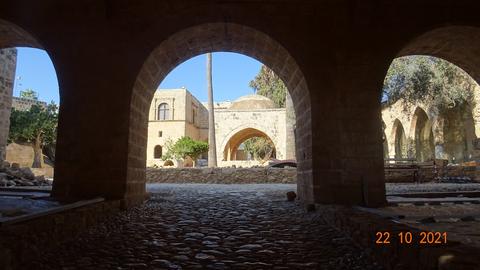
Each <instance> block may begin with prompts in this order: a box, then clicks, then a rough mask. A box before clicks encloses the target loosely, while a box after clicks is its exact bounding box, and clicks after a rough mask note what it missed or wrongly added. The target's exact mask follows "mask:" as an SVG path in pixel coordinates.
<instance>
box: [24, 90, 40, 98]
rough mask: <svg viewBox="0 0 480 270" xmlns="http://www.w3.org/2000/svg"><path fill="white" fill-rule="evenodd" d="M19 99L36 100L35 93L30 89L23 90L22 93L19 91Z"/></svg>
mask: <svg viewBox="0 0 480 270" xmlns="http://www.w3.org/2000/svg"><path fill="white" fill-rule="evenodd" d="M20 97H22V98H28V99H33V100H38V94H37V92H35V91H33V90H32V89H25V90H23V91H20Z"/></svg>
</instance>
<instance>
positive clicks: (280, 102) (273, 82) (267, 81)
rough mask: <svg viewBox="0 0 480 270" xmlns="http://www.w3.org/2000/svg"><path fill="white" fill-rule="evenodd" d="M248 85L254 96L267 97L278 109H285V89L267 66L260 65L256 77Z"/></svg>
mask: <svg viewBox="0 0 480 270" xmlns="http://www.w3.org/2000/svg"><path fill="white" fill-rule="evenodd" d="M249 85H250V87H252V88H253V89H254V90H255V93H256V94H258V95H262V96H265V97H268V98H269V99H271V100H272V101H273V103H275V105H276V106H277V107H278V108H285V97H286V95H287V87H286V86H285V84H284V83H283V81H282V80H281V79H280V77H278V76H277V75H276V74H275V72H273V71H272V70H271V69H269V68H268V67H267V66H265V65H262V67H261V68H260V71H259V72H258V74H257V76H255V78H254V79H253V80H252V81H250V84H249Z"/></svg>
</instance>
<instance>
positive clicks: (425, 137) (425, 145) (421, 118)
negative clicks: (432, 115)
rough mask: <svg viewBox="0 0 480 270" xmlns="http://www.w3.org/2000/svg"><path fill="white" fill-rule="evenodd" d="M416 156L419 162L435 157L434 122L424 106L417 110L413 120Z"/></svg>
mask: <svg viewBox="0 0 480 270" xmlns="http://www.w3.org/2000/svg"><path fill="white" fill-rule="evenodd" d="M412 123H413V125H414V127H413V132H414V136H413V137H414V141H415V143H414V144H415V158H416V160H417V161H418V162H425V161H429V160H432V159H434V158H435V146H434V142H433V131H432V123H431V121H430V120H429V119H428V116H427V113H426V112H425V111H424V110H423V109H422V108H417V109H416V110H415V113H414V116H413V121H412Z"/></svg>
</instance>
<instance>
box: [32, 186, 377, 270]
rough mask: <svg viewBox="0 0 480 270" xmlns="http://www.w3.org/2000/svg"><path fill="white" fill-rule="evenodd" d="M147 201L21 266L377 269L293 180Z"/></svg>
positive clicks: (164, 194)
mask: <svg viewBox="0 0 480 270" xmlns="http://www.w3.org/2000/svg"><path fill="white" fill-rule="evenodd" d="M149 190H150V191H151V192H152V197H151V199H150V200H149V201H148V202H147V203H146V204H144V205H143V206H140V207H137V208H133V209H130V210H128V211H125V212H122V213H120V214H118V215H116V216H114V217H112V218H110V219H109V220H107V221H106V222H104V223H102V224H100V225H98V226H96V227H95V228H94V229H92V230H91V231H90V232H89V233H88V234H85V235H83V236H82V237H80V238H77V239H74V240H72V241H71V242H69V243H65V244H64V245H62V246H60V247H58V248H57V249H56V250H47V251H45V252H44V254H42V256H41V258H42V259H41V260H40V261H35V262H31V263H30V264H29V265H26V266H25V269H65V270H70V269H72V270H73V269H381V268H380V267H379V266H378V265H377V264H376V263H374V262H372V261H371V259H369V257H368V256H367V255H366V254H365V253H364V252H363V251H362V250H361V249H359V248H358V247H356V246H355V245H354V244H353V243H352V242H351V240H350V239H349V238H346V237H345V236H344V235H343V234H341V233H339V232H338V231H336V230H334V229H333V228H331V227H329V226H328V225H326V224H325V223H323V221H322V220H321V219H320V218H319V217H318V216H316V215H317V214H315V213H306V212H304V210H303V208H302V207H300V206H298V205H296V204H295V203H293V202H287V201H286V197H285V193H286V192H287V191H290V190H295V185H281V184H277V185H194V184H183V185H175V184H164V185H149Z"/></svg>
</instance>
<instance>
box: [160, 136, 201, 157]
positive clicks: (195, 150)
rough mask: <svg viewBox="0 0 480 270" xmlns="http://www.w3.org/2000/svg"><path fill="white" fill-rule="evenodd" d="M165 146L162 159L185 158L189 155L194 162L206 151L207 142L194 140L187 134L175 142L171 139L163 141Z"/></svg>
mask: <svg viewBox="0 0 480 270" xmlns="http://www.w3.org/2000/svg"><path fill="white" fill-rule="evenodd" d="M165 147H166V148H167V153H165V155H163V156H162V160H168V159H182V160H185V158H187V157H190V158H191V159H192V160H193V161H194V162H195V161H196V160H197V159H198V157H199V156H200V155H202V154H203V153H205V152H207V151H208V143H206V142H202V141H195V140H193V139H192V138H190V137H187V136H184V137H181V138H180V139H178V140H177V141H176V142H175V143H173V141H172V140H168V141H167V142H166V143H165Z"/></svg>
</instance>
